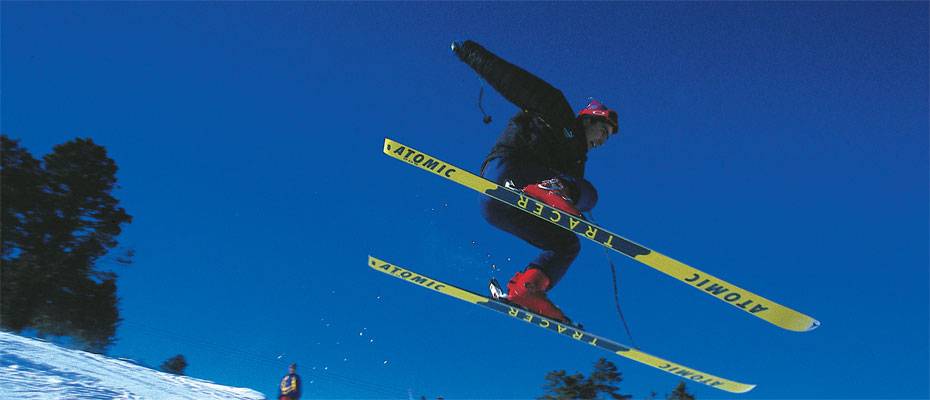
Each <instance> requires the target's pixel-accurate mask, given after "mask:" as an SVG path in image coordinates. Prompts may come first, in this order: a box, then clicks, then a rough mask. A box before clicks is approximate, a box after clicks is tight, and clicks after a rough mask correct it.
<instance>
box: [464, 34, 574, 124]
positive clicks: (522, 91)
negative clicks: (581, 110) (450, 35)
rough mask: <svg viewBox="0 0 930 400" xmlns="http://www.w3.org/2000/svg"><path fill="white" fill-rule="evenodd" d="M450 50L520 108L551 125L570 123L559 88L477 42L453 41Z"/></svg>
mask: <svg viewBox="0 0 930 400" xmlns="http://www.w3.org/2000/svg"><path fill="white" fill-rule="evenodd" d="M452 52H453V53H455V55H456V56H458V58H459V59H460V60H462V62H464V63H465V64H468V66H469V67H471V68H472V69H473V70H475V72H477V73H478V75H481V77H482V78H484V80H485V81H487V82H488V84H490V85H491V86H492V87H493V88H494V89H495V90H497V92H498V93H500V94H501V95H502V96H504V98H506V99H507V100H508V101H510V102H511V103H513V104H514V105H516V106H517V107H520V109H523V110H529V111H535V112H537V113H539V114H541V115H542V116H543V118H544V119H546V120H547V122H549V123H550V124H552V125H555V126H558V127H561V128H565V127H569V126H571V124H572V122H573V120H574V111H572V107H571V105H570V104H568V100H566V99H565V95H563V94H562V91H560V90H558V89H556V88H554V87H552V85H550V84H548V83H546V81H544V80H542V79H540V78H538V77H536V76H535V75H533V74H531V73H529V72H527V71H525V70H523V69H522V68H520V67H518V66H516V65H513V64H511V63H509V62H507V61H505V60H504V59H502V58H500V57H498V56H497V55H495V54H494V53H491V52H490V51H488V50H487V49H485V48H484V47H482V46H481V45H479V44H478V43H475V42H473V41H471V40H466V41H465V42H464V43H453V44H452Z"/></svg>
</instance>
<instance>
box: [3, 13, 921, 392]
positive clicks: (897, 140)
mask: <svg viewBox="0 0 930 400" xmlns="http://www.w3.org/2000/svg"><path fill="white" fill-rule="evenodd" d="M0 12H2V43H0V44H2V132H3V133H4V134H7V135H9V136H11V137H14V138H19V139H21V140H22V142H21V143H22V145H23V146H25V147H26V148H28V149H29V150H30V151H32V152H33V154H34V155H36V156H42V155H44V154H46V153H48V152H49V151H50V150H51V148H52V146H54V145H55V144H59V143H62V142H65V141H68V140H71V139H73V138H75V137H91V138H93V139H94V140H95V141H96V142H97V143H99V144H101V145H103V146H105V147H106V148H107V149H108V151H109V154H110V156H111V157H112V158H114V159H115V160H116V162H117V164H118V165H119V167H120V170H119V174H118V177H119V184H120V186H121V188H120V189H119V190H118V191H117V193H116V195H117V197H119V198H120V199H121V200H122V204H123V205H124V207H125V208H126V209H127V211H128V212H129V213H131V214H132V215H133V216H134V221H133V223H132V224H131V225H129V226H127V228H126V230H125V232H124V234H123V235H122V236H121V237H120V242H121V246H124V248H133V249H135V251H136V253H137V254H136V257H135V264H134V265H133V266H131V267H127V268H117V271H118V272H119V274H120V281H119V291H120V292H119V293H120V296H121V298H122V303H121V309H122V315H123V318H124V323H123V325H122V326H121V327H120V329H119V332H118V337H119V342H118V344H117V345H116V346H114V347H113V348H112V351H111V354H113V355H116V356H121V357H129V358H133V359H137V360H141V361H143V362H145V363H147V364H150V365H158V364H160V363H161V362H162V361H164V360H165V359H167V358H168V357H171V356H173V355H175V354H178V353H182V354H184V355H185V356H186V357H187V359H188V360H189V362H190V367H189V368H188V374H189V375H192V376H195V377H200V378H204V379H209V380H213V381H217V382H220V383H223V384H229V385H237V386H248V387H252V388H255V389H257V390H260V391H263V392H265V393H267V394H268V395H273V394H275V393H276V385H277V382H278V380H279V379H280V377H281V375H283V374H284V373H285V372H286V366H287V364H288V363H290V362H292V361H297V362H299V363H300V369H299V372H301V374H302V375H303V377H304V382H305V384H306V387H305V393H307V397H308V398H406V397H407V396H408V390H409V391H410V392H411V393H412V394H413V395H414V396H415V397H417V398H418V397H419V395H421V394H422V395H426V396H428V397H430V398H434V397H435V396H437V395H443V396H445V397H446V398H535V397H536V396H538V395H540V394H541V393H542V388H541V386H542V385H543V383H544V380H543V377H544V376H545V374H546V372H548V371H551V370H556V369H565V370H567V371H568V372H570V373H571V372H576V371H582V372H585V373H587V372H589V371H590V369H591V366H592V365H593V363H594V362H595V361H596V360H597V358H599V357H607V358H608V359H611V360H612V361H614V362H615V363H616V364H617V365H618V367H619V368H620V370H621V371H622V372H623V374H624V378H625V380H624V382H623V383H622V384H621V391H622V392H624V393H630V394H633V395H635V397H636V398H643V397H645V396H647V395H648V394H649V393H650V392H651V391H656V392H658V393H659V395H660V396H663V395H664V394H665V393H667V392H669V391H671V390H672V389H673V388H674V386H675V385H676V384H677V381H678V380H677V379H676V378H675V377H674V376H671V375H669V374H665V373H662V372H660V371H658V370H654V369H652V368H649V367H645V366H641V365H639V364H635V363H632V362H629V361H627V360H625V359H622V358H618V357H613V356H611V355H610V354H608V353H604V352H602V351H599V350H597V349H594V348H588V347H585V346H581V345H579V344H577V343H572V342H571V341H569V340H565V339H564V338H560V337H557V336H556V335H552V334H550V333H546V332H543V331H542V330H539V329H537V328H533V327H531V326H529V325H526V324H520V323H516V322H515V321H510V320H507V319H506V318H504V317H501V316H499V315H496V314H493V313H490V312H488V311H486V310H483V309H481V308H479V307H474V306H471V305H468V304H465V303H462V302H459V301H457V300H454V299H449V298H445V297H441V296H437V295H435V294H433V293H430V292H428V291H426V290H422V289H420V288H416V287H413V286H412V285H409V284H406V283H403V282H399V281H396V280H393V279H390V278H389V277H386V276H383V275H381V274H377V273H375V272H373V271H371V270H370V269H369V268H368V267H367V266H366V256H367V255H368V254H372V255H375V256H377V257H380V258H383V259H386V260H389V261H392V262H394V263H397V264H399V265H402V266H405V267H408V268H410V269H413V270H415V271H418V272H421V273H424V274H426V275H430V276H433V277H435V278H437V279H442V280H445V281H447V282H450V283H454V284H457V285H459V286H462V287H465V288H468V289H471V290H474V291H479V292H483V291H484V288H485V283H486V282H487V279H488V278H489V277H491V276H496V277H497V278H498V279H499V280H502V281H504V280H506V279H507V278H509V276H510V275H511V274H513V272H514V271H516V270H518V269H521V268H523V267H524V266H525V264H526V262H527V261H528V260H530V259H531V258H532V257H533V256H534V255H535V250H534V249H532V248H530V247H529V246H528V245H525V244H524V243H522V242H520V241H518V240H516V239H514V238H511V237H509V236H507V235H506V234H503V233H501V232H498V231H496V230H494V229H493V228H491V227H489V226H488V225H487V224H486V223H485V222H484V221H483V220H482V219H481V218H480V215H479V213H478V209H477V196H478V195H477V194H475V193H474V192H471V191H469V190H467V189H465V188H463V187H460V186H458V185H455V184H452V183H450V182H446V181H442V180H440V179H438V178H436V177H433V176H431V175H429V174H427V173H424V172H423V171H419V170H416V169H414V168H411V167H409V166H407V165H404V164H403V163H400V162H397V161H395V160H392V159H389V158H388V157H385V156H383V155H382V154H381V143H382V140H383V138H384V137H385V136H390V137H392V138H394V139H396V140H398V141H400V142H402V143H406V144H409V145H411V146H414V147H416V148H419V149H420V150H423V151H425V152H427V153H430V154H433V155H435V156H438V157H440V158H443V159H445V160H446V161H448V162H451V163H454V164H457V165H459V166H462V167H466V168H469V169H471V170H472V171H476V170H477V169H478V166H479V165H480V162H481V160H482V159H483V157H484V155H485V154H486V153H487V151H488V149H489V148H490V146H491V145H492V144H493V142H494V140H495V138H496V137H497V135H498V133H499V131H500V130H501V129H502V127H503V126H504V124H505V122H506V120H507V118H508V117H509V116H511V115H512V114H513V113H514V112H515V111H516V108H515V107H514V106H512V105H511V104H509V103H507V102H506V101H505V100H504V99H502V98H501V97H500V96H499V95H497V94H496V93H493V91H491V92H487V91H486V93H485V96H484V98H485V101H484V107H485V109H486V110H488V112H489V113H490V114H492V115H493V116H494V122H493V123H492V124H490V125H483V124H482V123H481V115H480V113H479V111H478V110H477V107H476V100H477V95H478V90H479V87H480V81H479V79H478V78H477V77H476V75H475V74H474V73H473V72H472V71H471V70H470V69H468V68H467V67H466V66H465V65H464V64H462V63H460V62H459V61H458V60H457V59H456V58H455V57H453V56H452V55H451V54H450V52H449V44H450V42H451V41H452V40H462V39H467V38H470V39H473V40H476V41H478V42H480V43H481V44H483V45H485V46H486V47H487V48H489V49H490V50H492V51H494V52H495V53H497V54H498V55H500V56H502V57H504V58H506V59H508V60H509V61H511V62H513V63H515V64H517V65H520V66H522V67H523V68H525V69H527V70H529V71H531V72H533V73H535V74H537V75H538V76H540V77H541V78H543V79H545V80H547V81H548V82H549V83H551V84H552V85H554V86H556V87H558V88H560V89H561V90H562V91H563V92H564V94H565V95H566V97H567V98H568V100H569V101H570V102H571V104H572V105H573V106H574V107H576V108H579V107H581V106H583V105H584V104H585V102H586V99H587V98H588V97H596V98H598V99H600V100H602V101H603V102H605V103H606V104H608V105H610V106H612V107H614V108H617V109H618V110H619V114H620V126H621V130H622V135H621V136H620V137H618V138H615V139H613V140H611V141H610V142H609V143H608V144H607V145H606V146H604V147H603V148H599V149H598V150H596V151H594V152H592V154H591V158H590V161H589V164H588V178H589V179H590V180H591V181H592V182H594V184H595V185H597V187H598V189H599V191H600V203H599V205H598V207H597V209H596V210H595V215H596V216H597V218H598V220H599V221H601V222H602V224H603V225H604V226H606V227H608V228H610V229H611V230H613V231H615V232H617V233H618V234H620V235H623V236H625V237H628V238H630V239H632V240H634V241H636V242H639V243H642V244H644V245H646V246H648V247H651V248H653V249H655V250H658V251H660V252H662V253H665V254H668V255H670V256H672V257H675V258H677V259H680V260H681V261H683V262H685V263H688V264H691V265H693V266H695V267H697V268H699V269H702V270H704V271H706V272H709V273H712V274H714V275H717V276H719V277H721V278H724V279H727V280H729V281H731V282H733V283H735V284H737V285H740V286H742V287H744V288H746V289H749V290H752V291H754V292H756V293H758V294H761V295H763V296H766V297H768V298H770V299H773V300H776V301H779V302H780V303H782V304H784V305H787V306H789V307H793V308H796V309H798V310H800V311H802V312H805V313H807V314H809V315H812V316H814V317H815V318H818V319H819V320H820V321H822V322H823V326H822V327H821V328H819V329H818V330H816V331H813V332H808V333H794V332H788V331H784V330H781V329H778V328H776V327H774V326H772V325H770V324H768V323H765V322H763V321H761V320H757V319H755V318H750V317H748V316H747V315H745V314H744V313H740V312H735V311H734V310H733V309H732V308H731V307H728V306H726V305H724V304H721V302H719V301H715V300H714V299H711V298H710V297H708V296H706V295H704V294H701V293H699V292H697V291H696V290H693V289H690V288H688V287H686V286H684V285H682V284H681V283H679V282H676V281H675V280H674V279H671V278H669V277H666V276H664V275H662V274H660V273H658V272H656V271H654V270H652V269H651V268H648V267H646V266H644V265H641V264H639V263H637V262H634V261H632V260H629V259H626V258H623V257H620V256H614V257H613V258H614V261H615V262H616V263H617V264H618V266H619V269H620V276H621V283H620V286H621V301H622V305H623V307H624V311H625V313H626V316H627V319H628V320H629V322H630V324H631V328H632V330H633V334H634V337H635V339H636V342H637V344H638V345H639V346H640V347H641V348H642V349H643V350H644V351H646V352H649V353H652V354H655V355H658V356H661V357H665V358H668V359H670V360H674V361H677V362H680V363H682V364H685V365H688V366H691V367H694V368H697V369H702V370H705V371H708V372H711V373H716V374H718V375H721V376H724V377H728V378H731V379H735V380H740V381H744V382H750V383H756V384H758V385H759V386H758V388H756V389H755V390H754V391H752V392H750V393H748V394H746V395H743V396H740V397H741V398H747V399H749V398H752V399H776V398H778V399H781V398H792V399H794V398H797V399H800V398H804V399H813V398H857V399H862V398H869V399H873V398H896V399H897V398H902V399H903V398H907V399H916V398H927V397H928V396H930V393H928V376H930V371H928V358H930V351H928V342H930V340H928V314H930V313H928V300H930V296H928V282H930V277H928V267H930V263H928V253H930V248H928V247H930V246H928V242H930V238H928V220H930V218H928V204H930V203H928V200H930V199H928V183H930V179H928V178H930V177H928V115H930V114H928V89H930V84H928V72H927V71H928V5H927V3H926V2H910V3H904V2H886V3H840V2H829V3H781V2H779V3H748V2H747V3H739V2H736V3H734V2H726V3H501V4H498V3H493V4H492V3H442V4H427V3H365V4H353V3H323V4H318V3H297V2H287V3H205V2H204V3H160V2H148V3H109V2H98V3H19V2H16V3H14V2H3V3H2V8H0ZM488 90H490V89H489V88H488ZM113 264H114V263H110V265H111V266H112V265H113ZM114 267H115V266H114ZM550 295H551V297H552V298H553V299H554V300H555V301H556V302H557V303H558V304H559V305H560V306H562V307H563V309H564V310H566V312H567V313H568V314H569V315H571V316H572V317H573V318H574V319H576V320H579V321H582V322H583V323H585V326H586V327H587V328H589V329H590V330H591V331H592V332H595V333H598V334H601V335H604V336H607V337H612V338H615V339H617V340H619V341H621V342H624V343H629V341H628V339H626V338H625V334H624V332H623V329H622V326H621V325H620V323H619V321H618V320H617V318H616V313H615V310H614V305H613V298H612V296H613V295H612V289H611V283H610V271H609V268H608V266H607V264H606V261H605V258H604V255H603V251H602V250H601V249H600V248H599V247H598V246H596V245H595V244H593V243H590V242H585V243H584V245H583V251H582V255H581V256H580V257H579V258H578V259H577V260H576V262H575V264H574V266H573V268H572V269H571V270H570V271H569V273H568V275H567V276H566V278H565V279H564V280H563V281H562V282H561V283H560V285H559V286H558V287H557V288H556V289H555V290H554V291H553V292H552V293H551V294H550ZM689 386H690V388H691V390H692V391H693V392H694V393H695V394H696V395H697V396H698V397H699V398H708V399H710V398H729V397H732V395H729V394H726V393H724V392H720V391H716V390H714V389H710V388H705V387H702V386H699V385H696V384H692V385H689Z"/></svg>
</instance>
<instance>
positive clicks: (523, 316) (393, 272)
mask: <svg viewBox="0 0 930 400" xmlns="http://www.w3.org/2000/svg"><path fill="white" fill-rule="evenodd" d="M368 266H369V267H371V268H372V269H374V270H375V271H380V272H383V273H385V274H388V275H390V276H393V277H395V278H398V279H403V280H405V281H407V282H410V283H415V284H417V285H420V286H422V287H424V288H427V289H430V290H433V291H436V292H439V293H442V294H444V295H447V296H452V297H455V298H456V299H459V300H463V301H467V302H469V303H472V304H477V305H479V306H484V307H487V308H490V309H492V310H494V311H497V312H499V313H502V314H505V315H507V316H509V317H511V318H516V319H519V320H521V321H523V322H527V323H529V324H531V325H535V326H538V327H540V328H543V329H548V330H550V331H552V332H555V333H558V334H560V335H564V336H567V337H570V338H572V339H573V340H576V341H579V342H581V343H585V344H588V345H591V346H596V347H599V348H601V349H604V350H607V351H609V352H611V353H614V354H617V355H619V356H622V357H626V358H629V359H631V360H633V361H637V362H640V363H643V364H646V365H649V366H651V367H654V368H658V369H661V370H663V371H665V372H668V373H670V374H674V375H677V376H680V377H682V378H686V379H690V380H692V381H694V382H697V383H701V384H704V385H707V386H710V387H713V388H717V389H720V390H725V391H727V392H732V393H745V392H748V391H750V390H752V388H754V387H756V385H750V384H745V383H740V382H736V381H731V380H729V379H724V378H721V377H719V376H715V375H711V374H708V373H706V372H701V371H698V370H696V369H692V368H688V367H686V366H684V365H681V364H678V363H674V362H671V361H668V360H665V359H662V358H659V357H656V356H653V355H649V354H647V353H644V352H642V351H639V350H637V349H634V348H632V347H629V346H626V345H623V344H620V343H617V342H614V341H612V340H610V339H605V338H603V337H600V336H597V335H595V334H592V333H589V332H587V331H584V330H582V329H581V328H578V327H575V326H571V325H566V324H562V323H560V322H558V321H555V320H552V319H549V318H546V317H543V316H541V315H539V314H536V313H533V312H530V311H527V310H524V309H522V308H518V307H514V306H512V305H510V304H507V303H502V302H499V301H497V300H493V299H490V298H487V297H484V296H481V295H478V294H475V293H472V292H469V291H467V290H464V289H459V288H457V287H455V286H452V285H450V284H447V283H444V282H440V281H437V280H435V279H433V278H430V277H427V276H424V275H420V274H418V273H416V272H413V271H410V270H408V269H405V268H401V267H398V266H396V265H394V264H391V263H389V262H387V261H384V260H380V259H377V258H375V257H372V256H368Z"/></svg>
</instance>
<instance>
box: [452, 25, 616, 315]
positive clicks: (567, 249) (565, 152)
mask: <svg viewBox="0 0 930 400" xmlns="http://www.w3.org/2000/svg"><path fill="white" fill-rule="evenodd" d="M452 51H453V53H454V54H455V55H456V56H458V58H459V59H460V60H462V61H463V62H464V63H466V64H468V66H469V67H471V68H472V69H473V70H475V71H476V72H477V73H478V74H479V75H480V76H481V77H482V78H483V79H484V80H485V81H487V82H488V84H490V85H491V86H492V87H493V88H494V89H495V90H497V92H498V93H500V94H501V95H502V96H504V98H506V99H507V100H509V101H510V102H511V103H513V104H514V105H516V106H517V107H519V108H520V111H519V112H517V114H516V115H515V116H514V117H513V118H511V119H510V122H509V123H508V125H507V127H506V128H505V129H504V131H503V133H502V134H501V135H500V137H499V138H498V139H497V143H496V144H495V145H494V147H493V148H492V149H491V152H490V154H488V156H487V157H486V158H485V160H484V162H483V163H482V166H481V174H482V176H485V177H486V178H488V179H490V180H493V181H494V182H496V183H498V184H500V185H503V186H507V187H510V188H513V189H518V190H523V191H524V192H525V193H526V194H527V195H529V196H532V197H534V198H536V199H538V200H540V201H542V202H544V203H546V204H548V205H550V206H552V207H555V208H558V209H559V210H562V211H564V212H566V213H569V214H572V215H574V216H576V217H579V218H582V217H583V216H582V212H587V211H590V210H591V209H592V208H594V205H595V204H596V203H597V191H596V190H595V188H594V186H593V185H592V184H591V183H590V182H588V181H587V180H586V179H585V178H584V170H585V162H586V161H587V153H588V150H590V149H593V148H596V147H599V146H601V145H603V144H604V142H606V141H607V139H608V138H609V137H610V136H611V135H614V134H616V133H617V132H618V124H617V113H616V111H614V110H611V109H609V108H607V107H606V106H604V105H603V104H601V103H600V102H598V101H596V100H592V101H591V102H590V103H589V104H588V105H587V106H586V107H584V108H583V109H582V110H581V111H579V112H578V114H575V112H574V111H573V110H572V107H571V106H570V105H569V103H568V101H567V100H566V99H565V96H564V95H563V94H562V92H561V91H560V90H558V89H556V88H554V87H552V86H551V85H549V84H548V83H546V82H545V81H543V80H542V79H540V78H538V77H536V76H534V75H532V74H530V73H529V72H527V71H525V70H523V69H521V68H520V67H517V66H515V65H513V64H510V63H509V62H507V61H505V60H504V59H502V58H500V57H498V56H497V55H495V54H493V53H491V52H490V51H488V50H487V49H485V48H484V47H482V46H481V45H479V44H477V43H475V42H473V41H470V40H466V41H465V42H462V43H460V42H454V43H453V44H452ZM481 211H482V214H483V215H484V218H485V219H486V220H487V221H488V222H489V223H491V224H492V225H494V226H495V227H497V228H499V229H501V230H503V231H505V232H508V233H510V234H512V235H514V236H517V237H519V238H520V239H523V240H525V241H526V242H527V243H529V244H531V245H533V246H535V247H537V248H539V249H540V250H542V253H540V254H539V256H538V257H536V259H535V260H533V261H532V262H530V263H529V265H528V266H527V267H526V268H525V269H524V270H523V271H520V272H517V273H516V274H515V275H514V276H513V278H511V279H510V281H509V282H508V283H507V291H508V294H507V300H508V301H510V302H512V303H515V304H517V305H519V306H521V307H524V308H526V309H528V310H530V311H533V312H536V313H538V314H541V315H544V316H546V317H549V318H552V319H555V320H559V321H563V322H568V323H570V322H571V321H570V319H569V318H568V317H566V316H565V314H564V313H563V312H562V311H561V310H560V309H559V308H558V307H557V306H556V305H555V304H553V303H552V301H550V300H549V298H548V297H547V296H546V292H548V291H549V290H551V289H552V288H553V287H554V286H555V285H556V283H558V281H559V280H560V279H561V278H562V276H563V275H564V274H565V272H566V271H567V270H568V267H569V266H570V265H571V263H572V261H574V260H575V257H576V256H577V255H578V252H579V251H581V244H580V243H579V240H578V237H577V236H576V235H575V233H573V232H570V231H567V230H565V229H562V228H560V227H558V226H555V225H553V224H550V223H549V222H546V221H543V220H541V219H539V218H537V217H535V216H533V215H530V214H528V213H526V212H524V211H521V210H518V209H516V208H514V207H511V206H510V205H508V204H504V203H502V202H499V201H496V200H494V199H491V198H488V197H484V198H483V199H482V202H481Z"/></svg>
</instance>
